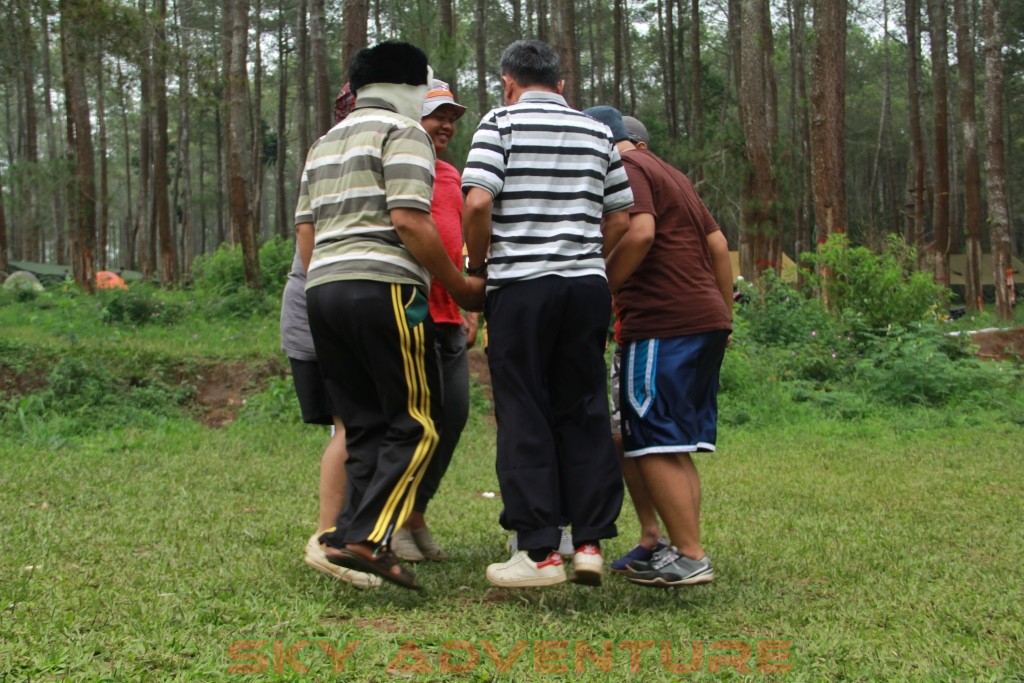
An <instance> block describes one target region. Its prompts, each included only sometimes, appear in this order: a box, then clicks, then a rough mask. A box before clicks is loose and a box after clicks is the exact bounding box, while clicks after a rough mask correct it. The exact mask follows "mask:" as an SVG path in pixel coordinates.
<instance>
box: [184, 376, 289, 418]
mask: <svg viewBox="0 0 1024 683" xmlns="http://www.w3.org/2000/svg"><path fill="white" fill-rule="evenodd" d="M286 374H287V373H286V370H285V365H284V363H283V362H282V361H278V360H267V361H263V362H260V363H245V362H243V361H235V362H233V363H223V364H218V365H210V366H207V367H205V368H202V369H200V370H199V372H198V374H196V375H195V376H194V377H183V378H181V379H182V380H183V381H191V382H193V383H194V384H195V387H196V398H195V402H196V408H197V411H198V417H199V421H200V422H202V423H203V424H205V425H206V426H207V427H217V428H219V427H225V426H227V425H229V424H231V422H233V421H234V419H235V418H236V417H238V411H240V410H241V409H242V406H243V405H245V397H246V396H247V395H249V394H254V393H258V392H259V391H261V390H262V389H263V387H264V386H265V385H266V383H267V380H268V379H269V378H271V377H284V376H285V375H286Z"/></svg>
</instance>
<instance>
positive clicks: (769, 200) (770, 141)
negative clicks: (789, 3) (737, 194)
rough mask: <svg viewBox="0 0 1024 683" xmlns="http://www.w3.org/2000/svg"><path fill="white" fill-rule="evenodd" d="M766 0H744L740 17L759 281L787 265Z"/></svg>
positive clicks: (751, 235) (748, 197)
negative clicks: (779, 208) (770, 270)
mask: <svg viewBox="0 0 1024 683" xmlns="http://www.w3.org/2000/svg"><path fill="white" fill-rule="evenodd" d="M766 5H767V0H744V2H743V7H742V15H741V21H740V36H741V37H740V41H741V44H742V46H743V48H742V50H743V51H742V54H741V61H740V72H741V73H742V82H743V89H742V90H741V91H740V94H739V108H740V122H741V124H742V127H743V135H744V139H745V143H746V145H745V147H746V158H747V164H748V170H747V175H746V178H745V180H744V191H743V233H744V234H745V235H746V237H747V239H745V240H741V241H742V242H744V243H746V244H749V248H750V250H751V253H750V258H751V259H752V265H753V269H752V271H749V272H748V274H747V275H748V276H752V277H753V278H754V279H755V280H756V279H757V278H759V277H760V274H761V273H762V272H763V271H764V270H766V269H768V268H774V269H775V271H776V272H779V271H781V269H782V254H781V248H780V245H781V235H780V231H779V221H778V212H777V205H778V196H777V195H778V181H777V178H776V172H775V162H774V159H773V157H772V154H773V151H772V150H773V146H774V143H775V136H776V129H775V121H776V113H775V112H773V111H771V107H772V104H773V98H772V96H771V90H772V85H771V84H772V83H774V80H775V79H774V76H773V74H772V62H771V56H770V50H771V41H770V40H766V38H765V33H766V31H768V32H770V30H771V29H770V27H768V26H765V19H766V18H767V16H768V15H767V13H766V11H765V9H766Z"/></svg>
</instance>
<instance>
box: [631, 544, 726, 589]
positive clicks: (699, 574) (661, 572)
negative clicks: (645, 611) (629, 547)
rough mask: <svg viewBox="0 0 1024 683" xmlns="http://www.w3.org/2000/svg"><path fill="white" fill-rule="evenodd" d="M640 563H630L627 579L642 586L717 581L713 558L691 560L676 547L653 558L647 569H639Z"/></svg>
mask: <svg viewBox="0 0 1024 683" xmlns="http://www.w3.org/2000/svg"><path fill="white" fill-rule="evenodd" d="M638 564H640V563H639V562H631V563H630V565H629V566H630V569H631V570H632V571H630V573H629V574H627V575H626V578H627V579H629V580H630V581H632V582H633V583H638V584H640V585H641V586H655V587H659V588H669V587H671V586H691V585H694V584H698V583H711V582H712V581H714V580H715V570H714V568H712V566H711V558H710V557H708V556H707V555H704V557H703V558H701V559H699V560H691V559H690V558H688V557H686V556H685V555H683V554H681V553H680V552H679V551H678V550H677V549H676V548H675V547H673V546H669V552H665V553H662V554H660V556H656V557H655V558H652V559H651V561H650V562H649V563H646V564H647V565H648V566H647V567H646V568H637V565H638Z"/></svg>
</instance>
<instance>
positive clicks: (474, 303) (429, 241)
mask: <svg viewBox="0 0 1024 683" xmlns="http://www.w3.org/2000/svg"><path fill="white" fill-rule="evenodd" d="M389 214H390V216H391V223H392V224H393V225H394V226H395V230H396V231H397V232H398V236H399V237H400V238H401V240H402V242H403V243H404V244H405V246H406V248H407V249H408V250H409V253H410V254H412V255H413V257H414V258H415V259H416V260H417V261H419V262H420V264H421V265H422V266H423V267H424V268H426V269H427V270H428V271H430V274H431V275H433V276H434V277H435V278H437V281H438V282H440V283H441V286H443V287H444V288H445V289H447V290H448V293H449V294H451V295H452V298H453V299H455V302H456V303H457V304H459V306H461V307H462V308H465V309H466V310H469V311H478V310H480V309H481V308H483V305H484V280H483V278H478V277H470V278H465V277H463V276H462V273H461V272H459V269H458V268H456V267H455V264H453V263H452V260H451V259H450V258H449V257H448V254H447V252H445V250H444V245H443V244H442V243H441V237H440V235H438V234H437V226H435V225H434V219H433V218H431V217H430V214H429V213H427V212H426V211H419V210H417V209H401V208H400V209H391V211H390V212H389Z"/></svg>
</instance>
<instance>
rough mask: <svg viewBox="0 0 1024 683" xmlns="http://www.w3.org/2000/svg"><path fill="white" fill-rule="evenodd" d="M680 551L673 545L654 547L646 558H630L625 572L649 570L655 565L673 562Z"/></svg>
mask: <svg viewBox="0 0 1024 683" xmlns="http://www.w3.org/2000/svg"><path fill="white" fill-rule="evenodd" d="M679 555H680V553H679V551H678V550H676V548H675V546H673V545H668V543H666V544H665V545H663V546H661V547H660V548H656V549H655V550H654V552H653V553H652V554H651V556H650V557H649V558H648V559H646V560H630V561H629V562H627V563H626V571H627V572H649V571H651V569H652V568H653V567H654V566H655V565H658V566H664V565H665V564H668V563H669V562H675V559H676V558H677V557H679Z"/></svg>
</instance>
